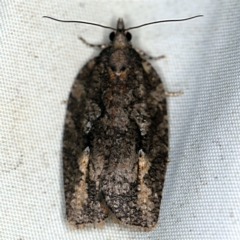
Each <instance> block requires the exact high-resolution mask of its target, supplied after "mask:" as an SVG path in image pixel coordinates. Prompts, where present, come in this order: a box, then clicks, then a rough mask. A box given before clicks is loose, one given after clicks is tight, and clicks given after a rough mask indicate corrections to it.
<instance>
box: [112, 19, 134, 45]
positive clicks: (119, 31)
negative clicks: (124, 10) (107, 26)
mask: <svg viewBox="0 0 240 240" xmlns="http://www.w3.org/2000/svg"><path fill="white" fill-rule="evenodd" d="M118 35H122V36H124V37H125V39H126V40H127V41H128V42H130V41H131V39H132V35H131V33H130V32H128V30H125V27H124V21H123V19H122V18H119V19H118V22H117V28H116V30H114V31H113V32H111V33H110V35H109V39H110V41H111V42H113V41H114V40H115V39H116V36H118Z"/></svg>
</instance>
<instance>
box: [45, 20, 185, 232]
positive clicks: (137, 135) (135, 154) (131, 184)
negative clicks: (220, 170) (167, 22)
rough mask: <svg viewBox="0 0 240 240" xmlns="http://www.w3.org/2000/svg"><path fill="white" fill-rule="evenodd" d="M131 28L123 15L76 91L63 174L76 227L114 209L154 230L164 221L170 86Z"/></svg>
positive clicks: (97, 222)
mask: <svg viewBox="0 0 240 240" xmlns="http://www.w3.org/2000/svg"><path fill="white" fill-rule="evenodd" d="M49 18H50V17H49ZM54 20H56V19H54ZM184 20H186V19H184ZM59 21H62V20H59ZM175 21H179V20H175ZM74 22H75V21H74ZM150 24H152V23H150ZM95 25H97V24H95ZM145 25H147V24H145ZM138 27H139V26H138ZM108 28H110V27H108ZM134 28H137V27H134ZM111 29H112V28H111ZM129 29H130V28H129ZM129 29H125V27H124V22H123V20H122V19H121V18H120V19H119V20H118V22H117V28H116V29H113V32H112V33H111V34H110V40H111V42H110V44H107V45H103V46H102V48H103V50H102V51H101V53H100V55H99V56H97V57H95V58H94V59H92V60H90V61H89V62H88V63H87V64H86V65H85V66H84V67H83V68H82V69H81V70H80V72H79V73H78V75H77V77H76V79H75V81H74V83H73V86H72V89H71V92H70V95H69V99H68V105H67V113H66V119H65V127H64V133H63V152H62V155H63V175H64V191H65V201H66V215H67V219H68V223H69V224H70V225H72V226H74V227H76V228H83V227H85V226H88V225H93V226H94V227H99V226H102V225H103V224H104V222H105V220H106V219H107V218H108V217H109V216H110V215H111V216H112V218H113V219H114V220H115V222H117V223H119V224H122V225H125V226H131V227H133V228H137V229H142V230H147V231H149V230H151V229H153V228H154V227H156V225H157V222H158V217H159V211H160V203H161V199H162V191H163V186H164V179H165V174H166V169H167V163H168V119H167V106H166V93H165V91H164V86H163V83H162V82H161V79H160V77H159V76H158V74H157V73H156V71H155V70H154V69H153V67H152V66H151V64H150V63H149V62H148V61H147V60H146V59H145V55H144V53H143V52H141V51H139V50H136V49H134V48H133V47H132V45H131V42H130V40H131V34H130V33H129V31H128V30H129ZM131 29H133V28H131ZM83 41H85V40H83ZM89 45H90V44H89Z"/></svg>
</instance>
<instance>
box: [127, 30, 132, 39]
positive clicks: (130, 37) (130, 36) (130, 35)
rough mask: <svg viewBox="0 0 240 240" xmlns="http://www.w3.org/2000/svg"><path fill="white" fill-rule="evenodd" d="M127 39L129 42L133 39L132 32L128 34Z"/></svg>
mask: <svg viewBox="0 0 240 240" xmlns="http://www.w3.org/2000/svg"><path fill="white" fill-rule="evenodd" d="M126 38H127V40H128V41H130V40H131V39H132V34H131V33H130V32H127V33H126Z"/></svg>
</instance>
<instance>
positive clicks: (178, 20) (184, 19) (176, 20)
mask: <svg viewBox="0 0 240 240" xmlns="http://www.w3.org/2000/svg"><path fill="white" fill-rule="evenodd" d="M197 17H203V15H197V16H193V17H189V18H182V19H172V20H160V21H155V22H149V23H144V24H142V25H139V26H136V27H130V28H127V29H125V30H126V31H129V30H132V29H136V28H140V27H144V26H147V25H151V24H156V23H164V22H180V21H187V20H190V19H193V18H197Z"/></svg>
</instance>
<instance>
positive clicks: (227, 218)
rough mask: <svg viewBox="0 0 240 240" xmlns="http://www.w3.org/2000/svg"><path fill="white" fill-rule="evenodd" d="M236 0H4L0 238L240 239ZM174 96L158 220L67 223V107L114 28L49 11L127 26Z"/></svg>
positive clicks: (239, 25)
mask: <svg viewBox="0 0 240 240" xmlns="http://www.w3.org/2000/svg"><path fill="white" fill-rule="evenodd" d="M239 12H240V2H239V0H222V1H221V0H216V1H210V0H201V1H197V0H195V1H193V0H181V1H179V0H155V1H154V0H144V1H140V0H139V1H137V0H136V1H133V0H128V1H116V0H114V1H113V0H111V1H92V0H89V1H80V0H79V1H77V0H71V1H64V0H58V1H56V0H55V1H46V0H42V1H39V0H33V1H20V0H17V1H11V0H1V2H0V31H1V35H0V63H1V64H0V96H1V97H0V239H4V240H5V239H16V240H20V239H22V240H27V239H88V240H90V239H178V240H179V239H239V236H240V157H239V156H240V122H239V119H240V108H239V107H240V95H239V93H240V82H239V80H240V79H239V75H240V67H239V66H240V65H239V64H240V57H239V56H240V45H239V44H240V14H239ZM198 14H203V15H204V17H203V18H197V19H194V20H190V21H187V22H181V23H164V24H158V25H153V26H148V27H145V28H140V29H136V30H133V31H132V32H131V33H132V35H133V41H132V42H133V45H134V46H136V47H139V48H141V49H142V50H144V51H145V52H146V53H148V54H149V55H154V56H158V55H161V54H165V55H166V58H165V59H163V60H160V61H154V62H152V65H153V66H154V68H155V69H156V70H157V72H158V73H159V75H160V76H161V78H162V80H163V82H164V85H165V88H166V91H169V92H176V91H179V90H182V91H184V94H183V95H181V96H179V97H171V98H168V112H169V119H170V154H169V157H170V160H171V162H170V163H169V165H168V171H167V176H166V182H165V187H164V192H163V200H162V204H161V211H160V218H159V223H158V226H157V228H156V229H154V230H153V231H151V232H147V233H145V232H139V231H134V230H129V229H126V228H122V227H119V226H118V225H116V224H113V223H112V222H111V221H110V222H108V223H107V224H106V225H105V227H104V228H101V229H93V228H87V229H84V230H72V229H70V228H69V227H68V226H67V225H66V221H65V208H64V193H63V180H62V161H61V141H62V132H63V123H64V117H65V108H66V104H65V103H64V102H65V101H66V100H67V98H68V94H69V91H70V88H71V84H72V83H73V80H74V78H75V76H76V75H77V73H78V71H79V69H80V68H82V66H83V65H84V64H85V63H86V62H87V61H88V60H90V59H91V58H92V57H94V56H96V55H98V54H99V51H97V50H95V49H92V48H89V47H87V46H85V45H84V44H83V43H82V42H80V41H79V40H78V38H77V36H78V35H80V34H81V35H82V36H83V37H84V38H85V39H87V40H88V41H89V42H91V43H106V42H108V41H109V40H108V35H109V33H110V31H109V30H107V29H101V28H97V27H94V26H89V25H82V24H64V23H58V22H54V21H51V20H49V19H43V18H42V16H43V15H49V16H52V17H56V18H60V19H66V20H69V19H71V20H83V21H91V22H96V23H100V24H105V25H110V26H112V27H115V26H116V21H117V19H118V18H119V17H123V18H124V20H125V26H126V27H131V26H135V25H139V24H142V23H146V22H149V21H155V20H163V19H177V18H186V17H190V16H194V15H198Z"/></svg>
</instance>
